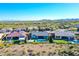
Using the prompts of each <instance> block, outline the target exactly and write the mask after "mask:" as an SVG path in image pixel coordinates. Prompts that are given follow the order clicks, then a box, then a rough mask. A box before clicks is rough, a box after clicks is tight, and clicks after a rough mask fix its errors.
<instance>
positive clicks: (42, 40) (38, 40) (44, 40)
mask: <svg viewBox="0 0 79 59" xmlns="http://www.w3.org/2000/svg"><path fill="white" fill-rule="evenodd" d="M46 41H47V40H46V39H37V40H36V42H46Z"/></svg>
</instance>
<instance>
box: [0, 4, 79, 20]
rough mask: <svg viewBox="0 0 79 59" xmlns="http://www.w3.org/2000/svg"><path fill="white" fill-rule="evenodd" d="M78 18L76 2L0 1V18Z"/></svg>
mask: <svg viewBox="0 0 79 59" xmlns="http://www.w3.org/2000/svg"><path fill="white" fill-rule="evenodd" d="M65 18H79V4H78V3H0V20H1V21H2V20H3V21H6V20H9V21H18V20H19V21H23V20H24V21H25V20H41V19H51V20H54V19H65Z"/></svg>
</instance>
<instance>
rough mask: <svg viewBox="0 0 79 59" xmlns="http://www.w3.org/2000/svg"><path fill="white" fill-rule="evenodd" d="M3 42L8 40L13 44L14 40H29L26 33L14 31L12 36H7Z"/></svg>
mask: <svg viewBox="0 0 79 59" xmlns="http://www.w3.org/2000/svg"><path fill="white" fill-rule="evenodd" d="M3 40H7V41H9V42H12V40H19V41H25V40H28V35H27V33H26V32H24V31H20V32H18V31H13V32H11V33H10V34H8V35H6V37H4V38H3Z"/></svg>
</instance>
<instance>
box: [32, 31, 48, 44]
mask: <svg viewBox="0 0 79 59" xmlns="http://www.w3.org/2000/svg"><path fill="white" fill-rule="evenodd" d="M48 35H49V34H48V33H47V32H46V31H33V32H31V39H32V40H35V41H37V42H45V41H47V39H48Z"/></svg>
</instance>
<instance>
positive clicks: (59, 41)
mask: <svg viewBox="0 0 79 59" xmlns="http://www.w3.org/2000/svg"><path fill="white" fill-rule="evenodd" d="M53 42H54V43H57V44H69V42H68V41H65V40H53Z"/></svg>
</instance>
